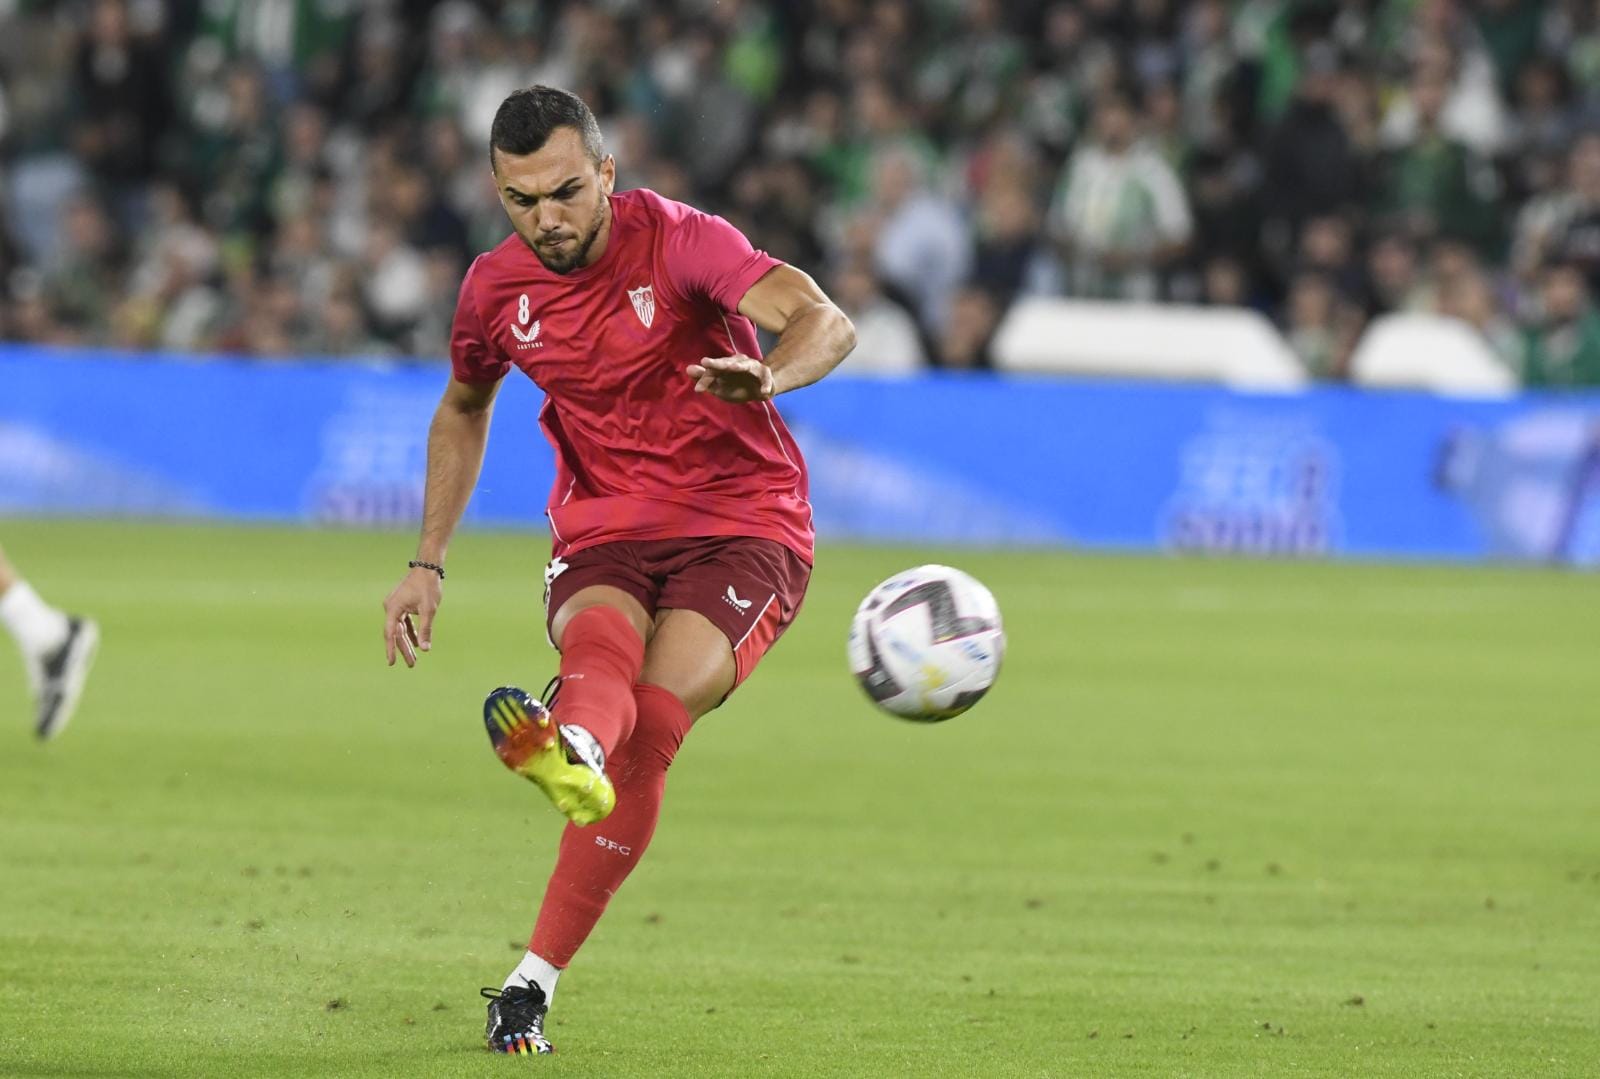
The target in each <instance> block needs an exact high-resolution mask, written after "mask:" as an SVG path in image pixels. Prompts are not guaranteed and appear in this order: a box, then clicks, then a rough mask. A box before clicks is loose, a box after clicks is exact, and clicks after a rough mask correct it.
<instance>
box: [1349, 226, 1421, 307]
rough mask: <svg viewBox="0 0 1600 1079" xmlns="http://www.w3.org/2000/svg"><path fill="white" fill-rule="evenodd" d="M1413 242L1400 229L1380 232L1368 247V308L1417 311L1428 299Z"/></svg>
mask: <svg viewBox="0 0 1600 1079" xmlns="http://www.w3.org/2000/svg"><path fill="white" fill-rule="evenodd" d="M1420 262H1421V259H1420V256H1419V255H1418V253H1417V247H1416V244H1415V243H1413V242H1412V241H1411V240H1410V239H1409V238H1408V237H1406V236H1403V235H1400V234H1399V233H1390V234H1388V235H1384V236H1379V237H1378V238H1377V239H1376V240H1374V241H1373V242H1372V246H1371V247H1370V248H1368V250H1367V263H1366V281H1365V288H1364V292H1365V294H1366V296H1367V312H1368V314H1369V315H1371V316H1373V317H1376V316H1378V315H1388V314H1395V313H1398V312H1404V311H1418V310H1422V309H1424V308H1426V307H1427V306H1428V304H1429V302H1430V297H1429V296H1428V294H1427V289H1426V287H1425V286H1424V283H1423V280H1422V267H1421V265H1420Z"/></svg>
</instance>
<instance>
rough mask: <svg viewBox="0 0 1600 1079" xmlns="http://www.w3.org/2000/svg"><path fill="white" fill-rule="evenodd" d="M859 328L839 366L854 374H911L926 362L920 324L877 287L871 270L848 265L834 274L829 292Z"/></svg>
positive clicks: (858, 264)
mask: <svg viewBox="0 0 1600 1079" xmlns="http://www.w3.org/2000/svg"><path fill="white" fill-rule="evenodd" d="M828 294H829V295H830V296H832V297H833V299H834V301H835V302H836V303H838V305H839V306H840V307H841V308H843V309H844V313H845V314H847V315H849V316H850V321H851V322H853V323H855V327H856V349H855V351H854V352H852V353H851V354H850V355H849V356H847V357H845V361H844V363H843V364H841V365H840V370H843V371H846V372H849V373H851V374H881V375H903V374H910V373H911V372H913V371H916V370H918V369H919V368H921V367H922V366H923V365H924V364H925V363H926V362H927V361H926V357H925V356H924V355H923V351H922V339H921V336H920V335H919V334H918V333H917V323H916V320H915V319H913V318H912V317H911V316H910V315H909V314H908V313H907V312H906V309H905V308H903V307H901V306H900V305H899V304H896V303H894V302H893V301H891V300H890V299H889V298H888V297H887V296H885V295H884V294H883V290H882V289H880V288H879V287H878V281H877V279H876V278H875V277H873V275H872V271H871V269H869V268H868V267H867V266H865V265H862V264H860V263H857V262H852V263H849V264H847V265H845V266H842V267H840V269H839V270H838V271H837V272H836V273H835V274H834V275H833V280H832V281H831V282H829V293H828Z"/></svg>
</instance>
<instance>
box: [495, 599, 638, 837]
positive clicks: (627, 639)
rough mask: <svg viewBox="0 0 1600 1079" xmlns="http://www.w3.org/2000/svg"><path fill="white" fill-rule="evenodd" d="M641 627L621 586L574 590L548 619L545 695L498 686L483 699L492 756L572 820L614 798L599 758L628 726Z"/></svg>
mask: <svg viewBox="0 0 1600 1079" xmlns="http://www.w3.org/2000/svg"><path fill="white" fill-rule="evenodd" d="M648 627H649V621H648V615H647V614H646V613H645V611H644V607H643V605H642V604H641V603H640V602H639V601H638V600H637V599H636V598H634V596H632V595H631V594H629V593H628V592H625V591H623V590H622V589H620V588H616V587H614V586H611V585H592V586H589V587H586V588H582V589H580V590H579V591H578V592H576V593H575V594H574V595H573V596H572V597H571V598H570V599H569V600H567V601H566V602H565V603H563V604H562V606H561V609H560V610H559V611H558V613H557V616H556V618H555V619H554V620H553V624H552V627H551V635H552V639H555V640H559V641H560V642H561V673H560V674H559V675H558V676H557V678H556V679H555V681H553V682H552V683H551V688H550V690H549V691H548V692H547V694H546V697H547V699H546V700H545V701H544V702H542V703H541V702H539V701H537V700H535V699H534V698H533V696H532V695H531V694H529V693H527V692H526V691H524V690H522V689H518V688H516V687H514V686H503V687H501V688H500V689H497V690H495V691H494V692H493V693H491V694H489V696H488V699H486V700H485V701H484V704H483V719H484V726H485V727H486V729H487V730H488V732H489V740H490V742H491V744H492V745H493V746H494V749H495V753H496V754H497V755H498V756H499V757H500V760H501V761H502V762H503V763H504V764H505V766H506V767H507V768H510V769H511V770H512V771H514V772H516V773H517V774H518V775H520V776H523V777H524V778H526V779H529V780H532V781H533V782H534V783H537V784H538V785H539V787H540V789H542V790H543V791H544V792H545V794H546V795H547V796H548V797H549V798H550V801H551V802H552V803H553V804H554V805H555V807H556V808H557V809H558V810H560V811H561V813H562V815H564V816H565V817H566V818H567V819H568V820H570V821H572V822H573V823H574V824H579V825H583V824H592V823H594V822H595V821H598V820H603V819H604V818H605V817H606V816H607V815H608V814H609V813H610V812H611V810H612V806H613V805H614V804H615V801H616V798H615V792H614V788H613V783H612V781H611V779H609V778H608V777H607V774H606V761H607V759H608V758H609V756H610V755H611V753H612V752H613V751H614V750H615V749H616V747H617V745H618V744H619V743H620V742H621V741H623V740H624V739H625V738H627V736H628V735H629V733H631V731H632V730H633V726H634V722H635V706H634V702H633V683H634V681H635V679H637V678H638V676H639V671H640V668H641V666H642V664H643V662H644V638H645V635H646V633H647V632H648ZM557 698H559V702H560V703H559V705H558V704H557Z"/></svg>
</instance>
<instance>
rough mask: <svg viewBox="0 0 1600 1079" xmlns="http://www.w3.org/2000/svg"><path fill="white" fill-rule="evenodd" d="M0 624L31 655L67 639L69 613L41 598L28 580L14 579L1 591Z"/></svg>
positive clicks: (53, 646)
mask: <svg viewBox="0 0 1600 1079" xmlns="http://www.w3.org/2000/svg"><path fill="white" fill-rule="evenodd" d="M0 625H3V626H5V627H6V629H8V630H10V631H11V635H12V636H13V637H15V638H16V639H17V646H18V647H19V648H21V649H22V651H23V654H24V655H27V656H30V657H36V656H42V655H44V654H45V653H46V652H49V651H51V650H53V649H56V648H59V647H61V644H62V642H63V641H65V640H66V639H67V616H66V615H64V614H62V613H61V612H60V611H58V610H56V609H55V608H54V607H52V606H50V605H49V604H48V603H46V602H45V601H44V600H42V599H40V598H39V593H37V592H35V591H34V590H33V586H32V585H30V584H29V583H28V582H27V581H13V582H12V583H11V587H10V588H8V589H6V590H5V594H4V595H0Z"/></svg>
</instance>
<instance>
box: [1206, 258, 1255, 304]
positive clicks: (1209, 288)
mask: <svg viewBox="0 0 1600 1079" xmlns="http://www.w3.org/2000/svg"><path fill="white" fill-rule="evenodd" d="M1200 281H1201V285H1200V302H1201V303H1203V304H1205V305H1206V306H1208V307H1248V306H1250V303H1251V295H1250V292H1251V290H1250V278H1249V275H1248V274H1247V273H1246V271H1245V268H1244V266H1243V264H1242V263H1240V262H1239V260H1238V259H1236V258H1233V257H1231V256H1228V255H1218V256H1216V257H1215V258H1212V259H1210V260H1209V261H1208V262H1207V263H1206V264H1205V266H1204V267H1203V268H1202V270H1201V277H1200Z"/></svg>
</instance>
